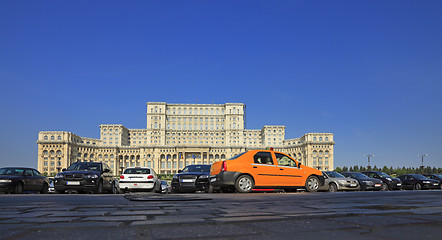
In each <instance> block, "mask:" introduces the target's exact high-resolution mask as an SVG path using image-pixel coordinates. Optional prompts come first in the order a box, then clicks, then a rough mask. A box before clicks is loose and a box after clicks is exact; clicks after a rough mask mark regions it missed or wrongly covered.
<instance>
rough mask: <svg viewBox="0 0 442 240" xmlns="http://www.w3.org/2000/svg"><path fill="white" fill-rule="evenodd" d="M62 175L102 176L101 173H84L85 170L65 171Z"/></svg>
mask: <svg viewBox="0 0 442 240" xmlns="http://www.w3.org/2000/svg"><path fill="white" fill-rule="evenodd" d="M61 174H62V175H66V174H84V175H92V174H97V175H100V172H99V171H84V170H81V171H80V170H79V171H64V172H61Z"/></svg>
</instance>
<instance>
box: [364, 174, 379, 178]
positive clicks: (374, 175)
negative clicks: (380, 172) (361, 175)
mask: <svg viewBox="0 0 442 240" xmlns="http://www.w3.org/2000/svg"><path fill="white" fill-rule="evenodd" d="M365 175H367V176H369V177H371V178H374V177H376V174H375V173H365Z"/></svg>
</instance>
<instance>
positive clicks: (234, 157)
mask: <svg viewBox="0 0 442 240" xmlns="http://www.w3.org/2000/svg"><path fill="white" fill-rule="evenodd" d="M244 153H246V152H243V153H240V154H238V155H235V156H233V157H231V158H229V159H227V160H233V159H237V158H239V157H241V155H243V154H244Z"/></svg>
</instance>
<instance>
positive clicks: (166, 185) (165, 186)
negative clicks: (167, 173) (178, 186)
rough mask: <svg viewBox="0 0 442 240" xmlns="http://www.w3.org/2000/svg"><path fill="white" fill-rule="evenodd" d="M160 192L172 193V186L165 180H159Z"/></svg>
mask: <svg viewBox="0 0 442 240" xmlns="http://www.w3.org/2000/svg"><path fill="white" fill-rule="evenodd" d="M161 193H166V194H167V193H172V186H170V184H169V183H168V182H167V181H165V180H161Z"/></svg>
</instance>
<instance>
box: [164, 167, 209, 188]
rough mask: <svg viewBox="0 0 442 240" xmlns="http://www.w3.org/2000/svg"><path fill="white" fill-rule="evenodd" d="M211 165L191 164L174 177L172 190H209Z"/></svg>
mask: <svg viewBox="0 0 442 240" xmlns="http://www.w3.org/2000/svg"><path fill="white" fill-rule="evenodd" d="M210 167H211V165H189V166H187V167H185V168H184V169H183V170H182V171H179V173H178V174H176V175H175V176H173V178H172V184H171V185H172V191H173V192H174V193H178V192H196V191H205V192H209V190H210V183H209V176H210Z"/></svg>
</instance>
